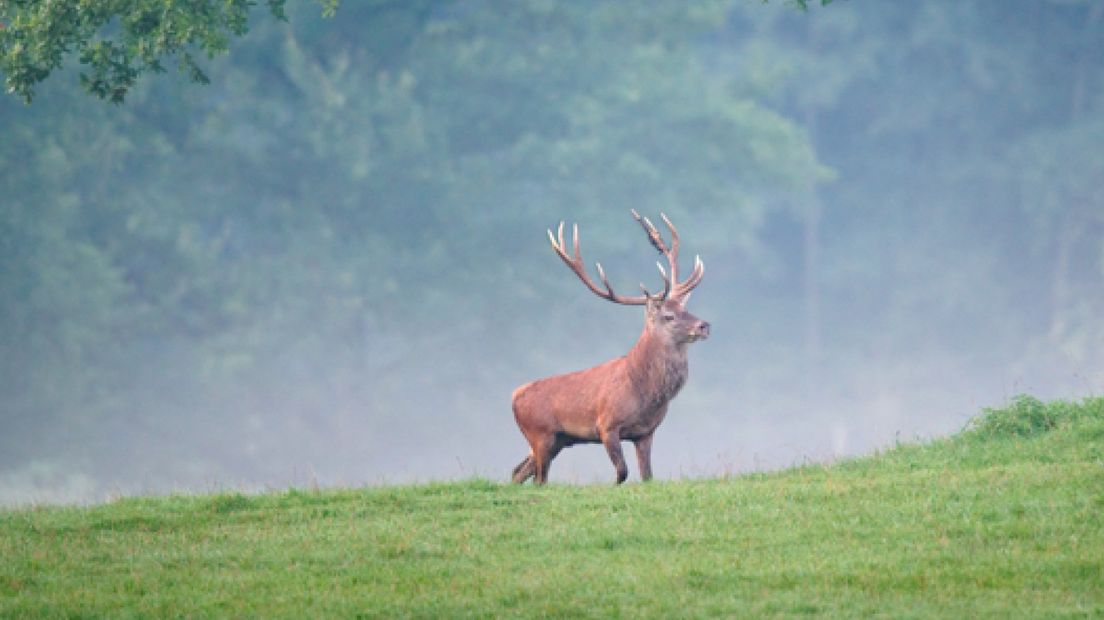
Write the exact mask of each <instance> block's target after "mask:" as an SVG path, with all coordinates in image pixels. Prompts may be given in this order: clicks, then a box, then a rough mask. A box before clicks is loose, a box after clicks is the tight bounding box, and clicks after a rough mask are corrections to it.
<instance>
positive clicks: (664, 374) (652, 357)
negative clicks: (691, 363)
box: [625, 328, 689, 404]
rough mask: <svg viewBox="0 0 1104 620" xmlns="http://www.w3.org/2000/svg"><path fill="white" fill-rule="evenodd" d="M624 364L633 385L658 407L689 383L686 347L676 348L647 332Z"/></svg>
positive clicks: (678, 346)
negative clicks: (687, 381) (687, 380)
mask: <svg viewBox="0 0 1104 620" xmlns="http://www.w3.org/2000/svg"><path fill="white" fill-rule="evenodd" d="M625 362H626V365H627V367H628V372H629V377H630V378H631V380H632V383H633V385H634V386H635V387H636V389H637V390H638V391H639V392H640V393H641V395H643V396H644V397H645V398H646V399H647V400H651V401H653V402H654V403H655V404H662V403H666V402H667V401H669V400H671V399H672V398H674V396H675V394H677V393H678V391H679V390H680V389H682V385H683V384H684V383H686V376H687V374H688V370H689V367H688V364H687V361H686V344H675V343H674V342H671V341H670V340H668V339H666V338H664V337H662V336H660V335H657V334H655V333H653V332H651V331H650V330H648V329H647V328H645V330H644V333H643V334H641V336H640V339H639V340H637V341H636V345H635V346H634V347H633V348H632V350H630V351H629V353H628V354H627V355H626V356H625Z"/></svg>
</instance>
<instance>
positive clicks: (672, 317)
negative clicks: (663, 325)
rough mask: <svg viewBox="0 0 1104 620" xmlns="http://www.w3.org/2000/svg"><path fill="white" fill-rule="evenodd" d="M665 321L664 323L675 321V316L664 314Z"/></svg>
mask: <svg viewBox="0 0 1104 620" xmlns="http://www.w3.org/2000/svg"><path fill="white" fill-rule="evenodd" d="M663 320H664V321H674V320H675V315H673V314H664V315H663Z"/></svg>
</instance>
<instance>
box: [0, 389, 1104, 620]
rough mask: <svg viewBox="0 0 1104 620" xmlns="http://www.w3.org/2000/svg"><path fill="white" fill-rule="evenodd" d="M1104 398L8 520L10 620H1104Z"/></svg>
mask: <svg viewBox="0 0 1104 620" xmlns="http://www.w3.org/2000/svg"><path fill="white" fill-rule="evenodd" d="M1102 515H1104V399H1101V398H1096V399H1088V400H1085V401H1082V402H1079V403H1067V402H1051V403H1042V402H1039V401H1038V400H1035V399H1033V398H1031V397H1026V396H1023V397H1019V398H1017V399H1015V400H1014V401H1013V402H1012V403H1011V404H1010V405H1009V406H1008V407H1007V408H1003V409H997V410H987V411H985V412H983V414H982V415H981V416H979V417H978V418H977V419H975V420H974V421H973V423H972V424H971V425H970V427H969V428H968V429H967V430H965V431H964V432H962V433H960V434H958V435H956V436H954V437H951V438H947V439H943V440H938V441H934V442H931V443H926V444H922V445H903V446H899V447H896V448H893V449H891V450H888V451H886V452H884V453H881V454H877V455H874V456H870V457H866V458H860V459H855V460H850V461H846V462H841V463H837V464H834V465H831V466H806V467H800V468H796V469H791V470H787V471H782V472H778V473H771V474H756V475H746V476H738V477H732V478H725V479H718V480H690V481H679V482H654V483H648V484H640V483H635V484H627V485H625V486H622V487H614V486H612V485H610V486H605V485H598V486H581V487H579V486H563V485H550V486H549V487H546V488H533V487H529V486H525V487H515V486H507V485H500V484H497V483H493V482H488V481H483V480H472V481H467V482H457V483H448V484H430V485H416V486H399V487H386V488H370V489H358V490H337V491H319V492H315V491H301V490H290V491H287V492H280V493H271V494H265V495H259V496H247V495H241V494H236V493H229V494H219V495H213V496H172V497H158V498H132V499H123V500H119V501H115V502H112V503H109V504H106V505H100V506H94V507H87V508H48V507H39V508H30V509H23V510H15V511H5V512H0V617H5V618H8V617H105V616H107V617H160V616H193V617H194V616H200V617H203V616H218V617H227V616H230V617H243V616H253V617H266V618H267V617H296V618H301V617H318V616H337V617H405V616H418V617H458V616H459V617H462V616H524V617H533V616H584V617H585V616H590V617H603V618H605V617H657V618H672V617H687V616H691V617H693V616H697V617H710V616H714V617H715V616H721V617H731V616H749V617H762V616H772V615H784V616H793V615H802V614H814V615H821V616H848V617H855V616H871V615H875V616H890V617H932V616H942V617H954V618H963V617H1001V618H1006V617H1030V618H1041V617H1051V616H1074V617H1078V616H1082V617H1101V616H1104V517H1102Z"/></svg>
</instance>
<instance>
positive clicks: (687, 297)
mask: <svg viewBox="0 0 1104 620" xmlns="http://www.w3.org/2000/svg"><path fill="white" fill-rule="evenodd" d="M693 294H694V291H688V292H687V293H686V294H685V295H683V296H682V298H681V299H679V305H680V306H682V307H683V309H686V304H687V303H688V302H689V301H690V296H691V295H693Z"/></svg>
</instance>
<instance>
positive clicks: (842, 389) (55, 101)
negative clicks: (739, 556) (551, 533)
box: [0, 0, 1104, 504]
mask: <svg viewBox="0 0 1104 620" xmlns="http://www.w3.org/2000/svg"><path fill="white" fill-rule="evenodd" d="M292 4H293V6H290V7H289V15H290V17H291V20H290V24H282V23H279V22H277V21H275V20H272V19H270V18H268V19H266V18H265V16H263V15H262V16H259V17H258V19H257V20H256V22H255V23H256V27H255V28H254V29H253V31H252V32H250V33H249V34H248V35H247V36H246V37H245V38H244V39H242V40H241V41H239V42H238V43H237V44H236V45H235V46H234V48H233V49H232V51H231V53H230V55H229V56H228V57H226V58H221V59H217V60H214V61H209V62H208V63H207V64H206V67H208V68H209V69H210V74H211V77H212V83H211V85H210V86H207V87H201V86H195V85H191V84H188V83H186V81H185V80H184V79H183V78H181V77H180V76H178V75H175V74H173V73H171V72H170V74H169V75H167V76H157V77H152V78H150V79H147V80H146V81H145V82H143V83H142V84H140V85H139V87H138V88H137V89H136V90H135V91H134V92H133V93H132V94H131V95H130V96H129V98H128V100H127V102H126V104H125V105H123V106H112V105H109V104H104V103H101V102H100V101H98V100H96V99H93V98H92V97H90V96H88V95H86V94H83V93H81V92H80V91H79V88H78V86H77V80H76V77H75V75H74V72H73V71H69V72H67V73H59V74H58V75H55V76H53V77H52V78H51V79H50V80H49V81H47V83H46V84H45V85H44V86H43V87H42V88H40V89H39V94H38V97H37V98H36V100H35V102H34V103H33V104H32V105H30V106H26V105H24V104H23V103H22V102H21V101H20V100H18V99H17V98H15V97H12V96H6V97H5V98H3V99H0V128H2V132H0V504H13V503H24V502H30V501H89V500H100V499H103V498H105V497H109V496H111V495H113V494H118V493H138V492H170V491H174V490H211V489H222V488H244V489H263V488H283V487H286V486H287V485H289V484H291V485H298V486H302V485H310V484H315V483H317V484H320V485H361V484H378V483H387V482H400V481H411V480H429V479H449V478H459V477H470V476H485V477H489V478H492V479H496V480H505V479H506V476H507V474H508V472H509V471H510V469H511V468H512V467H513V466H514V465H515V464H516V463H517V462H518V461H519V460H520V459H521V458H522V457H523V456H524V455H525V454H526V452H527V449H528V448H527V445H526V443H525V441H524V439H523V438H522V437H521V435H520V433H519V432H518V431H517V428H516V426H515V424H514V420H513V416H512V413H511V411H510V406H509V397H510V392H511V391H512V390H513V388H514V387H516V386H517V385H519V384H521V383H523V382H526V381H529V380H531V379H534V378H537V377H541V376H545V375H549V374H555V373H559V372H565V371H569V370H577V369H580V368H583V367H587V366H591V365H593V364H596V363H599V362H602V361H604V360H606V359H608V358H611V357H614V356H617V355H621V354H623V353H624V352H625V351H627V350H628V348H629V347H630V346H631V345H632V344H633V342H634V341H635V339H636V337H637V335H638V334H639V332H640V329H641V326H642V322H643V317H642V311H641V310H640V309H639V308H629V307H623V306H617V305H614V304H610V303H607V302H604V301H602V300H600V299H598V298H597V297H595V296H594V295H592V294H591V293H589V292H588V291H586V290H585V289H584V288H583V286H582V285H581V284H580V283H579V282H578V280H577V279H576V278H575V276H574V275H572V274H571V273H570V272H569V271H568V270H567V269H566V268H564V266H563V265H562V264H561V263H560V261H559V260H558V259H557V258H556V257H555V255H554V254H553V253H552V251H551V250H550V249H549V247H548V243H547V240H546V238H545V229H546V228H548V227H550V226H554V225H555V224H557V223H558V222H559V221H560V220H561V219H565V220H568V221H569V222H579V224H580V228H581V232H582V245H583V252H584V258H586V259H587V260H588V261H589V262H591V263H592V262H593V261H595V260H601V261H602V262H603V265H604V266H605V267H606V268H607V272H608V273H609V274H610V277H611V279H612V281H613V283H614V285H615V287H618V288H620V289H622V290H626V291H630V290H633V289H635V287H636V284H637V282H639V281H641V280H643V281H644V282H646V283H648V284H650V285H651V286H653V287H654V286H656V285H657V284H658V278H657V276H656V274H655V267H654V261H655V259H656V258H657V256H656V255H655V253H654V251H653V250H651V248H650V246H649V245H648V244H647V242H646V240H645V238H644V235H643V234H642V233H641V231H640V230H639V228H637V226H636V224H635V223H634V222H633V221H632V219H631V218H630V216H629V209H630V208H635V209H637V210H638V211H640V212H641V213H643V214H646V215H649V216H651V217H652V218H653V219H657V218H658V214H659V212H661V211H663V212H666V213H667V214H668V215H669V216H671V218H672V219H673V220H674V221H675V222H676V224H677V225H678V226H679V229H680V231H681V233H682V237H683V247H684V250H683V254H684V261H685V262H684V271H685V270H687V269H688V268H689V264H690V262H689V261H690V260H691V259H692V257H693V255H694V254H695V253H698V254H700V255H701V256H702V258H703V259H704V261H705V264H706V276H705V280H704V282H703V283H702V284H701V286H700V287H699V288H698V289H697V292H696V293H695V295H694V298H693V300H692V302H691V310H692V311H693V312H695V314H697V315H699V316H701V317H702V318H705V319H707V320H709V321H710V322H711V323H712V324H713V330H714V331H713V334H714V335H713V337H712V338H711V339H709V340H708V341H706V342H703V343H699V344H697V345H694V346H693V348H692V350H691V355H690V357H691V360H690V363H691V378H690V381H689V383H688V385H687V387H686V388H685V389H684V390H683V392H682V394H680V395H679V397H678V398H677V399H676V400H675V401H674V403H673V404H672V408H671V412H670V415H669V416H668V418H667V420H666V421H665V422H664V425H663V426H662V427H661V429H660V430H659V432H658V433H657V435H656V443H655V448H654V461H655V467H656V474H657V476H659V477H682V476H715V475H720V474H725V473H738V472H743V471H748V470H753V469H760V468H772V467H780V466H785V465H789V464H792V463H795V462H802V461H804V460H827V459H832V458H835V457H837V456H840V455H849V454H856V453H863V452H869V451H871V450H873V449H875V448H878V447H884V446H887V445H892V443H893V442H894V441H896V440H898V439H900V440H907V439H912V438H916V437H930V436H936V435H941V434H947V433H952V432H955V431H957V430H959V429H960V428H961V427H962V426H963V424H965V423H966V421H967V420H968V419H969V417H970V416H972V415H974V414H975V413H977V411H978V410H979V408H981V407H985V406H995V405H1000V404H1001V403H1002V402H1004V400H1005V399H1006V398H1008V397H1009V396H1011V395H1013V394H1016V393H1019V392H1031V393H1034V394H1036V395H1038V396H1041V397H1056V396H1058V397H1067V398H1074V397H1079V396H1084V395H1089V394H1099V393H1100V391H1101V390H1102V389H1104V346H1102V345H1104V323H1102V322H1101V321H1100V319H1099V317H1100V316H1101V314H1102V312H1104V191H1101V187H1102V184H1104V15H1102V14H1104V3H1101V2H1093V1H1077V0H977V1H950V0H948V1H945V2H862V1H859V0H852V1H850V2H845V1H842V0H840V1H837V2H835V3H833V4H831V5H830V6H829V7H827V8H823V9H821V8H814V7H810V10H809V11H808V12H807V13H802V12H800V11H798V10H795V9H794V8H793V7H792V6H790V5H788V4H787V3H785V2H781V1H779V2H772V3H770V4H763V3H762V2H760V1H758V0H731V1H727V2H708V3H694V5H693V7H692V8H691V7H688V6H687V5H686V3H683V2H681V1H678V2H676V1H670V2H655V3H647V4H646V5H645V4H642V3H628V2H586V3H579V2H549V1H544V0H520V1H510V2H478V1H465V2H426V1H402V2H397V1H396V2H382V1H380V2H352V1H347V2H344V3H343V4H342V6H341V7H340V9H339V10H338V14H337V17H336V18H335V19H333V20H324V19H321V18H320V17H319V16H318V13H319V9H318V7H317V5H314V4H313V3H308V2H303V3H300V4H298V5H296V4H294V3H292ZM631 465H632V468H633V479H634V480H635V479H636V475H637V473H636V471H635V463H634V462H633V463H631ZM612 478H613V472H612V467H611V466H610V465H609V463H608V461H607V459H606V457H605V454H604V451H603V450H601V449H600V448H598V447H594V446H580V447H576V448H574V449H572V450H568V451H565V452H564V453H563V454H562V455H561V456H560V457H559V458H558V459H557V460H556V462H555V464H554V466H553V468H552V479H553V480H554V481H576V482H592V481H602V482H609V481H612Z"/></svg>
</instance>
